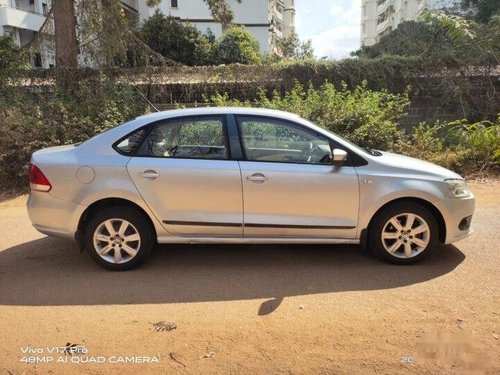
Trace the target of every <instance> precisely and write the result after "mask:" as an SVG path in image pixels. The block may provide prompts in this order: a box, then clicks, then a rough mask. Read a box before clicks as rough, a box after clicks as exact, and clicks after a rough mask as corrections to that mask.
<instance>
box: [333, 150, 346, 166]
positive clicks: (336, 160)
mask: <svg viewBox="0 0 500 375" xmlns="http://www.w3.org/2000/svg"><path fill="white" fill-rule="evenodd" d="M346 159H347V152H345V151H344V150H341V149H339V148H335V149H333V151H332V164H333V165H334V166H336V167H340V166H342V164H344V162H345V161H346Z"/></svg>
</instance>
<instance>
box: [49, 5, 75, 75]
mask: <svg viewBox="0 0 500 375" xmlns="http://www.w3.org/2000/svg"><path fill="white" fill-rule="evenodd" d="M52 11H53V13H54V33H55V43H56V66H58V67H60V68H76V67H77V65H78V41H77V40H76V17H75V3H74V0H53V2H52Z"/></svg>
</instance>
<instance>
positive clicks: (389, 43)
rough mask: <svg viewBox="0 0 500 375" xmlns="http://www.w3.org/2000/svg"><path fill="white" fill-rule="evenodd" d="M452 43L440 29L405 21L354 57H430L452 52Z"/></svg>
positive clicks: (364, 47) (424, 23) (362, 48)
mask: <svg viewBox="0 0 500 375" xmlns="http://www.w3.org/2000/svg"><path fill="white" fill-rule="evenodd" d="M452 49H453V46H452V42H451V41H450V40H449V38H448V37H447V36H446V33H445V32H444V31H443V30H442V29H441V28H440V27H434V26H432V25H431V24H429V23H426V22H422V21H405V22H402V23H400V24H399V25H398V27H397V28H396V30H394V31H392V32H391V33H389V34H387V35H384V36H383V37H382V38H380V40H379V41H378V42H377V43H375V44H374V45H372V46H363V47H361V49H360V50H358V51H356V52H354V53H353V55H354V56H359V57H364V58H369V59H373V58H377V57H381V56H384V55H395V56H408V57H409V56H431V55H441V56H442V55H445V54H450V53H451V52H452Z"/></svg>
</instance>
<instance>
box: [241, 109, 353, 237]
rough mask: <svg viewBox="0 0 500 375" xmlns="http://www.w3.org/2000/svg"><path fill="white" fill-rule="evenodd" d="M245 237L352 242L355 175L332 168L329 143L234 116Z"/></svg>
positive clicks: (292, 128)
mask: <svg viewBox="0 0 500 375" xmlns="http://www.w3.org/2000/svg"><path fill="white" fill-rule="evenodd" d="M237 123H238V127H239V131H240V134H241V138H242V144H243V150H244V154H245V157H246V159H245V161H241V162H240V167H241V173H242V184H243V197H244V236H245V237H255V236H257V237H266V236H270V237H279V236H282V237H334V238H354V237H355V235H356V227H357V221H358V211H359V185H358V176H357V173H356V170H355V168H354V167H352V166H348V164H349V163H346V165H345V166H342V167H334V166H333V165H332V164H331V161H330V156H331V141H330V140H329V139H328V138H326V137H325V136H324V135H321V134H318V133H316V132H314V131H313V130H311V129H309V128H306V127H305V126H303V125H300V124H296V123H293V122H289V121H284V120H280V119H275V118H269V117H258V116H237Z"/></svg>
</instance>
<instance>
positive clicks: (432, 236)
mask: <svg viewBox="0 0 500 375" xmlns="http://www.w3.org/2000/svg"><path fill="white" fill-rule="evenodd" d="M404 214H414V215H417V218H416V219H415V224H414V227H413V229H416V228H417V226H419V225H420V224H422V223H420V221H421V219H422V220H423V221H425V223H426V224H427V226H428V228H429V232H428V234H426V236H428V237H427V238H428V242H427V245H426V246H425V247H423V246H420V247H419V246H418V245H416V244H414V243H413V242H412V241H414V240H413V238H415V240H421V239H422V238H423V236H424V234H423V233H421V234H413V233H405V234H401V236H403V237H401V236H399V234H395V236H396V235H397V236H399V237H397V238H396V239H394V240H392V239H386V240H385V246H388V247H389V250H390V247H391V245H394V246H396V247H397V246H398V244H396V242H397V241H400V242H401V245H400V246H399V247H397V250H396V251H394V253H390V252H389V251H388V250H386V247H385V246H384V241H383V240H382V232H383V231H384V228H385V229H386V231H390V232H391V234H392V231H393V230H394V233H400V231H398V230H397V229H396V227H394V226H393V225H392V224H389V223H388V222H389V220H391V218H394V217H397V220H398V222H399V223H401V221H400V220H403V219H404V218H405V215H404ZM398 215H401V216H398ZM407 217H408V216H406V218H407ZM386 225H387V227H386ZM403 230H405V229H403ZM438 233H439V227H438V224H437V221H436V219H435V217H434V216H433V215H432V214H431V213H430V212H429V210H427V209H426V208H425V207H423V206H421V205H419V204H417V203H414V202H399V203H397V204H393V205H390V206H387V207H385V208H384V209H382V211H380V212H379V213H377V215H376V216H375V217H374V218H373V220H372V222H371V224H370V228H369V231H368V246H369V248H370V249H371V250H372V251H373V253H375V255H377V256H378V257H379V258H381V259H383V260H385V261H386V262H389V263H392V264H399V265H405V264H415V263H417V262H419V261H421V260H422V259H424V258H425V257H427V256H428V255H429V254H431V253H432V252H434V251H435V249H436V247H437V244H438ZM411 235H412V236H411ZM410 236H411V237H410ZM419 236H420V237H422V238H419ZM410 238H411V239H410ZM404 241H407V242H408V243H409V244H410V246H412V247H414V248H413V250H412V252H413V254H415V255H412V256H411V257H405V255H404V250H405V246H406V243H407V242H404Z"/></svg>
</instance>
